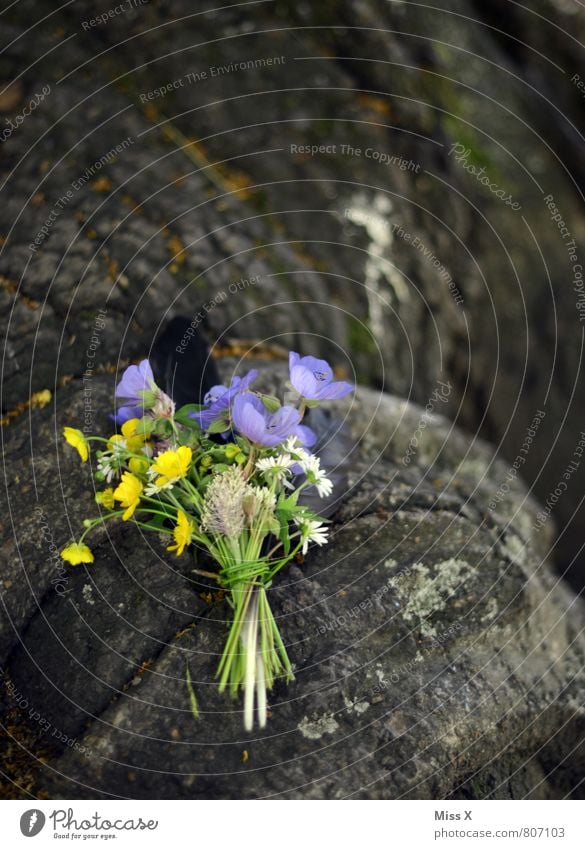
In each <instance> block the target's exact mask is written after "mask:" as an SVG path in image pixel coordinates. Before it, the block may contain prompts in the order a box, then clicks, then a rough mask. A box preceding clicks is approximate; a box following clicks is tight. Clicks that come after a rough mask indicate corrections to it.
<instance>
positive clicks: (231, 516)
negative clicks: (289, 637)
mask: <svg viewBox="0 0 585 849" xmlns="http://www.w3.org/2000/svg"><path fill="white" fill-rule="evenodd" d="M289 364H290V384H291V387H292V389H294V390H295V392H296V395H295V397H298V402H297V403H296V404H295V405H292V404H285V405H283V404H281V402H280V400H279V399H278V398H276V397H273V396H270V395H264V394H260V393H257V392H254V391H253V390H252V389H251V387H252V384H253V383H254V381H255V380H256V378H257V372H256V371H255V370H252V371H250V372H249V373H248V374H247V375H246V376H245V377H234V378H233V380H232V381H231V384H230V385H229V386H214V387H212V389H211V390H210V391H209V392H208V393H207V395H206V396H205V398H204V404H203V405H198V404H188V405H186V406H184V407H182V408H180V409H179V410H176V409H175V404H174V403H173V401H172V399H171V398H169V396H168V395H166V394H165V393H164V392H163V391H162V390H161V389H160V388H159V387H157V386H156V384H155V381H154V376H153V372H152V369H151V367H150V364H149V362H148V360H144V361H143V362H141V363H140V365H138V366H134V365H133V366H130V367H129V368H128V369H127V370H126V371H125V372H124V375H123V377H122V380H121V381H120V383H119V384H118V386H117V388H116V398H117V400H118V402H119V405H120V406H119V407H118V409H117V413H116V416H115V420H116V423H117V425H118V426H119V432H117V433H115V434H114V435H113V436H111V437H110V438H109V439H105V438H102V437H99V436H90V437H86V436H85V435H84V434H83V433H82V432H81V431H79V430H77V429H75V428H71V427H66V428H65V429H64V436H65V439H66V440H67V442H68V443H69V444H70V445H72V446H73V447H74V448H76V449H77V451H78V452H79V454H80V456H81V459H82V460H83V461H84V462H85V461H87V459H88V457H89V447H90V443H94V444H95V446H96V447H97V451H96V458H97V468H96V472H95V477H96V479H97V480H98V481H99V482H100V483H101V484H103V489H101V490H100V491H98V492H97V493H96V502H97V503H98V505H100V507H101V508H102V509H101V511H100V515H99V516H98V517H96V518H95V519H86V521H85V522H84V528H85V529H84V531H83V533H82V535H81V537H80V538H79V540H78V541H77V542H72V543H70V544H69V545H67V546H66V547H65V548H64V549H63V551H62V552H61V556H62V557H63V559H64V560H66V561H67V562H69V563H70V564H72V565H77V564H79V563H92V562H93V560H94V557H93V554H92V552H91V549H90V548H89V547H88V546H87V544H86V543H85V541H84V540H85V538H86V536H87V535H88V534H89V533H90V532H91V531H92V530H93V528H95V527H96V526H97V525H99V524H100V523H102V522H106V521H109V520H110V519H120V520H122V521H123V522H133V523H135V524H136V525H138V526H139V527H141V528H144V529H146V530H149V531H153V532H155V533H157V534H161V533H165V534H168V535H172V544H171V545H169V546H168V551H171V552H173V553H174V554H175V555H177V556H179V555H181V554H182V553H183V552H184V550H185V549H186V548H187V547H188V546H193V547H199V548H201V549H203V550H205V551H206V552H207V553H208V554H209V555H211V557H212V558H213V561H214V562H215V564H216V566H217V572H216V573H210V572H202V573H201V574H205V575H207V576H210V575H211V576H212V577H214V578H215V579H216V580H217V582H218V584H219V586H220V587H221V588H223V589H224V590H225V592H226V596H227V599H228V602H229V604H230V607H231V624H230V628H229V633H228V635H227V640H226V643H225V647H224V650H223V654H222V656H221V660H220V662H219V666H218V670H217V675H218V678H219V688H220V690H221V691H224V690H226V689H227V690H229V692H230V693H231V695H232V696H236V695H237V694H238V693H239V692H240V691H243V695H244V724H245V727H246V729H247V730H250V729H251V728H252V727H253V723H254V716H255V712H256V716H257V719H258V723H259V725H260V727H263V726H264V725H265V723H266V693H267V690H270V689H271V687H272V686H273V683H274V681H275V679H276V678H277V677H282V678H284V679H285V680H287V681H290V680H292V678H293V677H294V676H293V670H292V666H291V662H290V660H289V657H288V654H287V651H286V648H285V645H284V642H283V640H282V637H281V635H280V632H279V629H278V626H277V624H276V621H275V619H274V616H273V614H272V611H271V609H270V605H269V602H268V596H267V592H266V591H267V589H268V588H269V586H270V584H271V581H272V579H273V578H274V576H275V575H276V574H277V572H279V571H280V570H281V569H282V568H283V567H284V566H286V564H287V563H289V562H290V561H291V560H292V559H293V557H294V556H295V555H296V554H297V553H298V552H299V551H302V553H303V554H305V553H306V552H307V550H308V547H309V544H310V543H315V544H317V545H323V544H324V543H326V542H327V528H326V524H325V522H324V520H323V518H322V517H320V516H319V515H318V514H316V513H315V512H314V511H313V510H311V509H309V508H308V507H307V506H306V505H304V504H303V499H302V493H303V492H304V491H305V490H307V489H309V488H310V487H313V488H314V489H315V490H316V491H317V493H318V495H319V496H320V497H325V496H328V495H330V493H331V491H332V484H331V481H330V480H329V479H328V478H327V476H326V473H325V471H324V470H323V469H321V466H320V461H319V457H318V456H316V455H315V454H314V453H312V452H311V450H310V449H311V447H312V446H314V445H315V442H316V437H315V434H314V433H313V431H312V430H311V429H310V428H309V427H307V426H306V425H304V424H302V420H303V417H304V414H305V411H306V410H307V408H309V407H314V406H317V405H318V404H320V403H321V402H322V401H326V400H330V399H336V398H342V397H343V396H344V395H347V394H348V393H349V392H351V391H352V389H353V386H352V385H351V384H349V383H347V382H345V381H338V380H334V378H333V372H332V370H331V368H330V366H329V365H328V364H327V363H326V362H325V361H324V360H319V359H316V358H315V357H300V356H299V355H298V354H296V353H293V352H291V354H290V358H289ZM196 571H197V570H196Z"/></svg>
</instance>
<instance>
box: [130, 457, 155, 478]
mask: <svg viewBox="0 0 585 849" xmlns="http://www.w3.org/2000/svg"><path fill="white" fill-rule="evenodd" d="M149 465H150V463H149V462H148V460H147V459H146V457H130V459H129V460H128V468H129V469H130V471H131V472H134V474H135V475H144V474H146V472H147V471H148V467H149Z"/></svg>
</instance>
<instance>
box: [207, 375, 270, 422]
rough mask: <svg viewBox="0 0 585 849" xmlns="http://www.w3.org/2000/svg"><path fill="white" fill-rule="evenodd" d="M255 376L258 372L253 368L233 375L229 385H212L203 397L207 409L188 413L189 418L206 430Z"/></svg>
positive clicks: (246, 387) (244, 390)
mask: <svg viewBox="0 0 585 849" xmlns="http://www.w3.org/2000/svg"><path fill="white" fill-rule="evenodd" d="M257 377H258V372H257V371H256V369H254V368H253V369H251V370H250V371H249V372H248V374H246V375H245V376H244V377H233V378H232V382H231V383H230V385H229V386H222V385H221V384H219V385H217V386H212V387H211V389H210V390H209V392H207V393H206V395H205V398H204V399H203V403H204V404H205V406H206V407H207V409H205V410H200V411H199V412H198V413H190V418H192V419H195V421H196V422H197V423H198V424H199V427H200V428H201V430H207V428H208V427H209V426H210V425H211V424H212V423H213V422H214V421H215V420H216V419H218V418H220V417H221V415H222V414H223V413H224V412H226V411H227V410H228V408H229V406H230V403H231V401H232V398H234V397H235V396H236V395H238V394H239V393H240V392H246V390H247V389H248V387H249V386H250V384H251V383H253V381H254V380H256V378H257Z"/></svg>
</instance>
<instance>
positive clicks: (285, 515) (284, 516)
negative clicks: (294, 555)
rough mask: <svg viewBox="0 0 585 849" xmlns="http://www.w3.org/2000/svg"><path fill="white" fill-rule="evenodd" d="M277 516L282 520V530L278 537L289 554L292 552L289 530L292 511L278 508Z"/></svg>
mask: <svg viewBox="0 0 585 849" xmlns="http://www.w3.org/2000/svg"><path fill="white" fill-rule="evenodd" d="M276 518H277V519H278V521H279V522H280V531H279V533H278V538H279V540H280V541H281V543H282V547H283V549H284V553H285V555H286V556H288V554H289V552H290V534H289V532H288V523H289V521H290V513H289V512H288V511H287V510H278V509H277V510H276Z"/></svg>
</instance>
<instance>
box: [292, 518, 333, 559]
mask: <svg viewBox="0 0 585 849" xmlns="http://www.w3.org/2000/svg"><path fill="white" fill-rule="evenodd" d="M295 522H296V524H297V525H298V526H299V529H300V532H301V541H302V543H303V548H302V552H303V554H306V553H307V551H308V549H309V543H310V542H314V543H316V544H317V545H325V544H326V543H327V541H328V540H327V534H328V533H329V529H328V528H327V526H326V525H324V524H323V522H316V521H315V520H314V519H304V518H302V517H300V518H299V517H297V518H296V519H295Z"/></svg>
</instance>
